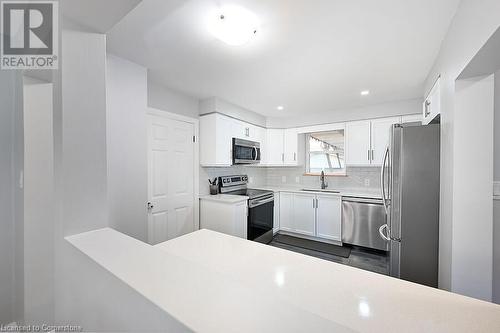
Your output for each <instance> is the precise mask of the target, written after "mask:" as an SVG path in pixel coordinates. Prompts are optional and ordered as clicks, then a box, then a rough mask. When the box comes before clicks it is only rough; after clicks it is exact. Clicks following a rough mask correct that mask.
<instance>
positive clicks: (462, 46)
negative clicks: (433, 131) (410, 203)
mask: <svg viewBox="0 0 500 333" xmlns="http://www.w3.org/2000/svg"><path fill="white" fill-rule="evenodd" d="M499 12H500V1H498V0H484V1H476V0H462V1H461V3H460V5H459V7H458V9H457V13H456V14H455V17H454V19H453V21H452V23H451V25H450V29H449V31H448V33H447V35H446V37H445V39H444V40H443V43H442V45H441V49H440V52H439V54H438V57H437V59H436V61H435V63H434V65H433V67H432V69H431V71H430V73H429V76H428V78H427V80H426V84H425V88H424V94H425V93H427V92H428V91H429V90H430V89H431V87H432V85H433V83H434V81H435V80H436V78H437V76H438V75H441V198H440V233H439V237H440V241H439V286H440V288H443V289H446V290H452V284H451V282H452V256H453V253H452V243H453V242H454V240H453V239H452V230H453V224H454V212H453V207H454V202H453V192H454V188H453V186H454V185H453V179H454V177H453V173H454V166H453V154H454V153H453V152H454V149H453V148H454V145H455V140H456V137H455V134H456V131H455V130H454V127H455V125H456V121H455V119H454V109H455V80H456V78H457V77H458V75H459V74H460V73H461V72H462V70H463V69H464V68H465V66H466V65H467V64H468V63H469V62H470V60H471V59H472V58H473V57H474V55H475V54H476V53H477V52H478V51H479V49H480V48H481V47H482V46H483V45H484V44H485V43H486V41H487V40H488V38H489V37H490V36H491V35H492V34H493V32H494V31H495V30H496V29H497V28H498V26H499V25H500V16H499V15H498V13H499ZM475 134H476V133H473V132H470V131H469V132H468V135H470V136H474V135H475ZM455 246H456V248H459V247H467V246H469V243H467V244H455Z"/></svg>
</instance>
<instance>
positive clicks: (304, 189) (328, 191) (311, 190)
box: [302, 188, 340, 193]
mask: <svg viewBox="0 0 500 333" xmlns="http://www.w3.org/2000/svg"><path fill="white" fill-rule="evenodd" d="M302 191H305V192H326V193H340V192H339V191H336V190H327V189H324V190H322V189H313V188H303V189H302Z"/></svg>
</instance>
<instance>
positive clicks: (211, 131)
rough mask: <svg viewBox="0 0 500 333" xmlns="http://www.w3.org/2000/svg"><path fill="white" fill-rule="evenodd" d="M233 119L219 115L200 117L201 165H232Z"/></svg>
mask: <svg viewBox="0 0 500 333" xmlns="http://www.w3.org/2000/svg"><path fill="white" fill-rule="evenodd" d="M233 133H234V122H233V119H231V118H229V117H226V116H223V115H221V114H218V113H212V114H209V115H204V116H202V117H200V164H201V165H202V166H230V165H232V161H233V157H232V137H233Z"/></svg>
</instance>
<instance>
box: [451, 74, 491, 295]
mask: <svg viewBox="0 0 500 333" xmlns="http://www.w3.org/2000/svg"><path fill="white" fill-rule="evenodd" d="M455 89H456V97H455V101H456V104H455V110H454V121H455V133H456V135H455V137H454V140H453V141H454V145H453V147H454V152H453V166H454V173H453V190H454V192H453V234H452V239H453V244H452V265H451V288H452V291H454V292H457V293H459V294H462V295H467V296H471V297H476V298H480V299H483V300H486V301H491V300H492V282H493V275H492V273H493V267H492V266H493V239H492V236H491V235H492V234H493V223H492V222H493V202H492V184H493V114H494V103H493V102H494V80H493V76H488V77H479V78H471V79H467V80H460V81H457V83H456V86H455ZM472 133H473V134H472Z"/></svg>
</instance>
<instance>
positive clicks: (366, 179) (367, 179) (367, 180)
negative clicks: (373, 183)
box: [365, 178, 370, 187]
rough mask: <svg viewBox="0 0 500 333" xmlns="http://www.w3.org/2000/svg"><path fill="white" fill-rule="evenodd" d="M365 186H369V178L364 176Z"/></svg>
mask: <svg viewBox="0 0 500 333" xmlns="http://www.w3.org/2000/svg"><path fill="white" fill-rule="evenodd" d="M365 186H367V187H368V186H370V178H365Z"/></svg>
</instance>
